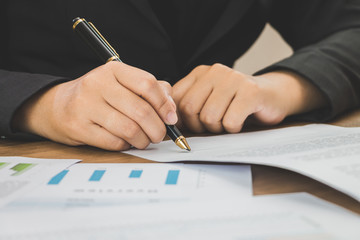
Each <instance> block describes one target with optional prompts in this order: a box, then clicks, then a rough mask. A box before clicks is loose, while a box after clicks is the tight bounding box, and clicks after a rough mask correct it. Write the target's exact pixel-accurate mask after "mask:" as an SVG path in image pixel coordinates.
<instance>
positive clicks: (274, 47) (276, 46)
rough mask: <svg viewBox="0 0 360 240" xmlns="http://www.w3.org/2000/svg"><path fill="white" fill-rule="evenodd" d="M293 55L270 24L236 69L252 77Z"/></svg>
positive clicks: (236, 65) (236, 64) (236, 63)
mask: <svg viewBox="0 0 360 240" xmlns="http://www.w3.org/2000/svg"><path fill="white" fill-rule="evenodd" d="M291 54H292V50H291V48H290V47H289V45H288V44H287V43H285V42H284V40H283V39H282V38H281V36H280V35H279V33H278V32H277V31H276V30H274V29H273V28H272V27H271V26H270V25H269V24H268V25H266V27H265V29H264V31H263V32H262V34H261V36H260V37H259V38H258V40H257V41H256V42H255V43H254V44H253V46H252V47H251V48H250V49H249V50H248V51H247V52H246V53H245V54H244V56H242V57H241V58H239V59H238V60H237V61H236V62H235V65H234V68H235V69H236V70H238V71H241V72H243V73H246V74H250V75H251V74H253V73H254V72H256V71H258V70H260V69H262V68H264V67H266V66H268V65H270V64H272V63H274V62H277V61H279V60H281V59H283V58H285V57H288V56H290V55H291Z"/></svg>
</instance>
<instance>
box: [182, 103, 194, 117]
mask: <svg viewBox="0 0 360 240" xmlns="http://www.w3.org/2000/svg"><path fill="white" fill-rule="evenodd" d="M179 111H180V112H181V113H182V114H185V115H190V116H191V115H195V114H197V112H196V109H195V106H194V104H193V103H192V102H191V101H181V102H180V105H179Z"/></svg>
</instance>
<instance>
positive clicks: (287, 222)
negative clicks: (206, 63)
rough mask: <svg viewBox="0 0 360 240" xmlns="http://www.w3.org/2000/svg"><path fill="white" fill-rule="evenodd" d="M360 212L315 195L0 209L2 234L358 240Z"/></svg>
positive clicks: (4, 236)
mask: <svg viewBox="0 0 360 240" xmlns="http://www.w3.org/2000/svg"><path fill="white" fill-rule="evenodd" d="M359 226H360V218H359V216H358V215H356V214H353V213H351V212H349V211H347V210H344V209H342V208H340V207H337V206H335V205H332V204H330V203H327V202H325V201H323V200H320V199H317V198H315V197H313V196H311V195H308V194H304V193H300V194H284V195H272V196H261V197H253V198H246V199H240V201H239V198H232V199H229V200H220V201H212V200H211V199H208V200H207V201H202V202H186V203H185V202H184V203H181V204H178V203H177V204H174V203H153V204H142V205H139V206H134V205H126V206H122V207H107V208H106V207H99V208H95V207H93V208H83V209H81V208H75V209H74V208H73V209H68V210H66V211H59V210H48V211H23V210H21V211H10V212H6V211H5V212H4V211H1V212H0V228H1V231H0V239H4V240H7V239H17V240H22V239H37V240H43V239H46V240H48V239H66V240H73V239H76V240H81V239H92V240H97V239H101V240H106V239H114V240H115V239H133V240H134V239H146V240H151V239H156V240H158V239H175V240H177V239H206V240H209V239H216V240H218V239H221V240H227V239H229V240H230V239H234V240H250V239H251V240H275V239H276V240H288V239H296V240H358V239H360V228H359Z"/></svg>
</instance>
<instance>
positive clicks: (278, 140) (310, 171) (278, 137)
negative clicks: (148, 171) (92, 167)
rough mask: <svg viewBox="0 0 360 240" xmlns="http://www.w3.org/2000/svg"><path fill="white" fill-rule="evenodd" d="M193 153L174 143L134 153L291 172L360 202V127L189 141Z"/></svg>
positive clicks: (294, 129) (286, 130)
mask: <svg viewBox="0 0 360 240" xmlns="http://www.w3.org/2000/svg"><path fill="white" fill-rule="evenodd" d="M188 142H189V144H190V145H191V148H192V151H191V152H185V151H181V150H179V149H178V148H177V147H176V146H175V145H174V144H173V143H172V142H171V141H165V142H162V143H160V144H152V145H150V146H149V148H148V149H146V150H141V151H140V150H136V149H131V150H130V151H127V153H128V154H132V155H135V156H139V157H142V158H146V159H150V160H153V161H159V162H175V161H215V162H236V163H249V164H262V165H268V166H274V167H280V168H285V169H289V170H292V171H295V172H298V173H301V174H303V175H306V176H308V177H311V178H313V179H315V180H318V181H320V182H323V183H325V184H327V185H329V186H331V187H333V188H335V189H337V190H339V191H342V192H344V193H345V194H348V195H349V196H351V197H353V198H355V199H356V200H358V201H360V160H359V159H360V128H344V127H337V126H332V125H326V124H310V125H307V126H301V127H289V128H282V129H275V130H267V131H258V132H249V133H239V134H227V135H219V136H211V137H193V138H188Z"/></svg>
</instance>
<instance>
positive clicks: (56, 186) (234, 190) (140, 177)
mask: <svg viewBox="0 0 360 240" xmlns="http://www.w3.org/2000/svg"><path fill="white" fill-rule="evenodd" d="M225 173H226V174H225ZM250 186H251V175H250V171H249V167H248V166H241V165H229V166H227V165H221V166H219V165H206V164H174V163H173V164H111V163H109V164H90V163H89V164H76V165H73V166H71V167H70V168H68V169H65V170H62V171H60V172H58V173H57V174H55V175H54V176H53V177H51V178H50V179H49V180H48V181H47V183H46V184H44V185H43V186H41V187H40V188H39V189H38V190H36V191H33V192H32V193H30V194H29V195H27V196H26V197H24V198H23V199H22V200H20V201H18V202H16V203H14V206H15V207H21V206H22V205H23V206H29V205H32V206H34V205H39V206H41V207H42V208H43V207H44V206H48V207H51V208H54V207H55V208H56V207H62V208H64V207H79V206H81V207H90V206H112V205H126V204H129V205H134V204H140V203H154V202H174V201H177V202H179V201H181V202H184V201H193V200H195V199H198V198H212V199H214V198H218V197H220V196H221V197H226V196H227V195H229V196H230V195H231V196H234V194H235V195H236V194H239V196H240V195H244V194H245V195H249V196H250V195H251V192H250V190H249V189H251V187H250Z"/></svg>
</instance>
